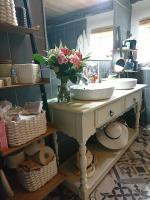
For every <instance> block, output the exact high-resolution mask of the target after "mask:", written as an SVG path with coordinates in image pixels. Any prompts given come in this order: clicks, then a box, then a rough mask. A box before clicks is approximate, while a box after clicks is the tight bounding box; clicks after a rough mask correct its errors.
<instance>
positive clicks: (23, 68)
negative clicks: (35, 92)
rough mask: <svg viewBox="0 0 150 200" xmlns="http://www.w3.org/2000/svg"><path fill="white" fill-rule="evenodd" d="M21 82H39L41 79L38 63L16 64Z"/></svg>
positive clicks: (15, 67)
mask: <svg viewBox="0 0 150 200" xmlns="http://www.w3.org/2000/svg"><path fill="white" fill-rule="evenodd" d="M13 68H14V69H15V70H16V74H17V78H18V82H19V83H37V82H39V81H40V67H39V65H38V64H32V63H29V64H15V65H13Z"/></svg>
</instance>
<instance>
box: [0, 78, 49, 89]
mask: <svg viewBox="0 0 150 200" xmlns="http://www.w3.org/2000/svg"><path fill="white" fill-rule="evenodd" d="M48 83H50V80H49V78H43V79H42V80H41V81H40V82H37V83H17V84H12V85H9V86H3V87H0V90H1V89H7V88H16V87H27V86H34V85H43V84H48Z"/></svg>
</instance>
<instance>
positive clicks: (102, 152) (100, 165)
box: [61, 128, 138, 194]
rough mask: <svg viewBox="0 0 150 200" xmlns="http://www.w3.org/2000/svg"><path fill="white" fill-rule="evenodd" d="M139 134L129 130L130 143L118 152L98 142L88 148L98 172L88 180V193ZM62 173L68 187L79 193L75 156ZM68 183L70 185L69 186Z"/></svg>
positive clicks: (67, 162)
mask: <svg viewBox="0 0 150 200" xmlns="http://www.w3.org/2000/svg"><path fill="white" fill-rule="evenodd" d="M137 135H138V133H137V132H136V131H135V130H134V129H131V128H130V129H129V141H128V144H127V145H126V147H125V148H123V149H121V150H117V151H113V150H109V149H106V148H105V147H103V146H102V145H100V144H99V143H98V142H97V143H96V144H94V145H92V144H89V145H88V148H89V149H90V150H91V152H92V153H93V154H94V156H95V158H96V171H95V174H94V176H93V177H91V178H88V181H87V185H88V193H89V194H90V193H91V192H92V191H93V189H94V188H95V187H96V186H97V184H99V183H100V181H101V180H102V179H103V178H104V176H105V175H106V174H107V173H108V172H109V171H110V169H111V168H112V167H113V166H114V164H115V163H116V162H117V161H118V160H119V159H120V157H121V156H122V155H123V154H124V153H125V151H126V150H127V149H128V147H129V146H130V145H131V144H132V142H133V141H134V140H135V138H136V137H137ZM61 173H62V174H64V175H65V176H66V182H65V183H66V185H67V186H68V187H69V188H70V189H71V190H73V191H74V192H76V193H79V186H80V176H79V175H77V174H79V173H77V169H76V167H75V159H74V156H73V157H71V158H70V159H69V160H67V161H66V162H64V163H63V164H62V166H61ZM67 183H68V184H67Z"/></svg>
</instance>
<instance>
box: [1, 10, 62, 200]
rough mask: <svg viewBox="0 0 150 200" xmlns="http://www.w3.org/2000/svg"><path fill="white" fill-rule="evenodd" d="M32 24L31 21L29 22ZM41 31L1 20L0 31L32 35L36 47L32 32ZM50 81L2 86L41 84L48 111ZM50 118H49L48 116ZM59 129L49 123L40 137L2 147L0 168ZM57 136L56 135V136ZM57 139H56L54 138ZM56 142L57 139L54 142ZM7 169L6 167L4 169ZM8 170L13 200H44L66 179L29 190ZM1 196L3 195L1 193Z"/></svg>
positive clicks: (44, 103) (58, 176)
mask: <svg viewBox="0 0 150 200" xmlns="http://www.w3.org/2000/svg"><path fill="white" fill-rule="evenodd" d="M26 10H27V11H28V7H27V8H26ZM29 24H30V23H29ZM39 31H40V26H36V27H32V28H26V27H21V26H14V25H10V24H7V23H2V22H0V32H5V33H13V34H18V35H23V36H24V35H27V34H29V35H30V39H31V46H32V48H33V49H34V48H35V46H36V45H35V44H34V43H32V38H31V36H33V35H31V34H34V33H37V32H39ZM48 83H50V80H49V79H47V78H46V79H45V78H44V79H42V80H41V81H40V82H38V83H33V84H32V83H29V84H13V85H10V86H4V87H0V90H1V89H7V88H12V89H13V88H19V87H28V86H35V85H38V86H40V91H41V96H42V100H43V105H44V108H45V110H46V111H48V105H47V99H46V93H45V88H44V84H48ZM47 117H49V115H47ZM48 119H49V118H48ZM56 131H57V129H56V128H55V127H54V126H52V125H51V124H49V125H48V128H47V131H46V132H45V133H44V134H42V135H41V136H39V137H36V138H34V139H33V140H31V141H29V142H27V143H25V144H23V145H20V146H17V147H9V148H7V149H3V150H2V149H0V168H2V169H3V164H2V163H3V160H4V157H5V156H8V155H10V154H12V153H15V152H17V151H18V150H21V149H23V148H24V147H26V146H28V145H30V144H32V143H33V142H35V141H37V140H40V139H42V138H45V137H47V136H49V135H51V134H53V133H55V134H56ZM54 138H56V137H54ZM54 140H55V139H54ZM54 143H56V141H55V142H54ZM3 170H4V171H5V169H3ZM7 171H8V170H6V175H7V178H8V179H9V181H10V185H11V186H12V189H13V191H14V193H15V196H14V197H13V198H5V199H13V200H42V199H43V198H45V197H46V196H47V195H48V194H49V193H50V192H51V191H52V190H53V189H55V188H56V187H57V186H58V185H59V184H61V183H62V182H63V181H64V179H65V178H64V176H63V175H62V174H60V173H58V174H57V175H56V176H55V177H53V179H51V180H50V181H49V182H48V183H47V184H45V185H44V186H43V187H41V188H40V189H39V190H37V191H35V192H27V191H25V190H24V189H23V188H22V187H20V185H19V184H18V183H17V181H16V177H15V173H14V174H13V173H12V172H11V173H10V174H9V173H8V174H7ZM0 196H1V195H0Z"/></svg>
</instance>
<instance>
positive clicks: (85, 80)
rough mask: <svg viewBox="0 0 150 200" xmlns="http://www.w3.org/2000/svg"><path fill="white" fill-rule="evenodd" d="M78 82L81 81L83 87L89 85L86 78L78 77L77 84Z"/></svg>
mask: <svg viewBox="0 0 150 200" xmlns="http://www.w3.org/2000/svg"><path fill="white" fill-rule="evenodd" d="M80 81H82V83H84V85H88V84H89V83H90V80H89V79H88V78H87V77H86V76H80V77H79V79H78V84H79V82H80Z"/></svg>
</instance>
